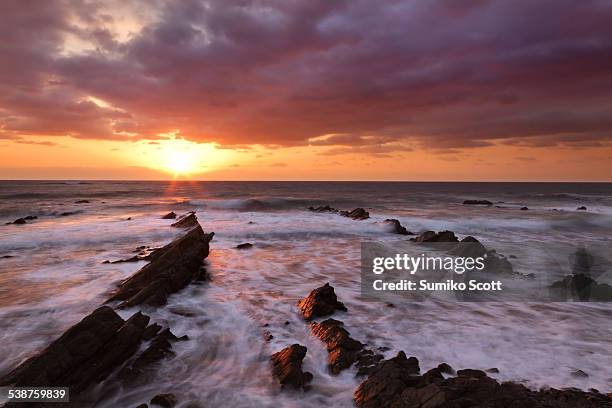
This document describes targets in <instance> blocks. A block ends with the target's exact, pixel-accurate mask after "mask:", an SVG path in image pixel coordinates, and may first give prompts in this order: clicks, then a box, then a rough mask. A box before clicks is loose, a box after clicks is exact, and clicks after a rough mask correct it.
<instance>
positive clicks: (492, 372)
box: [485, 367, 499, 374]
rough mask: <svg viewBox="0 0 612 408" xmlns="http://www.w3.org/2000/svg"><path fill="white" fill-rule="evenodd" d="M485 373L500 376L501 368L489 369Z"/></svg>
mask: <svg viewBox="0 0 612 408" xmlns="http://www.w3.org/2000/svg"><path fill="white" fill-rule="evenodd" d="M485 371H486V372H487V373H491V374H499V368H496V367H492V368H488V369H486V370H485Z"/></svg>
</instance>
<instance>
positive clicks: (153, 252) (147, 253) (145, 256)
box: [102, 245, 162, 264]
mask: <svg viewBox="0 0 612 408" xmlns="http://www.w3.org/2000/svg"><path fill="white" fill-rule="evenodd" d="M161 249H162V248H151V247H149V246H145V245H143V246H139V247H138V248H136V249H135V250H134V252H138V254H137V255H133V256H131V257H129V258H124V259H117V260H115V261H109V260H105V261H104V262H102V263H103V264H118V263H125V262H138V261H149V262H151V261H153V260H154V259H156V258H157V257H158V256H159V255H161V252H160V250H161Z"/></svg>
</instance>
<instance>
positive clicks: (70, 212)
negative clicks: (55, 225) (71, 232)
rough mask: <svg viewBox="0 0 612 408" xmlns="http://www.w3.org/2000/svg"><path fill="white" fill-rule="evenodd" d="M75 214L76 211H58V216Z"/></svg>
mask: <svg viewBox="0 0 612 408" xmlns="http://www.w3.org/2000/svg"><path fill="white" fill-rule="evenodd" d="M74 214H76V211H64V212H63V213H60V215H59V216H60V217H68V216H69V215H74Z"/></svg>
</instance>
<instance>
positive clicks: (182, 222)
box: [170, 211, 200, 228]
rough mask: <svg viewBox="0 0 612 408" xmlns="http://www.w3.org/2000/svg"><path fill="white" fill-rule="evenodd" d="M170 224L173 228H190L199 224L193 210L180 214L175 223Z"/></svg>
mask: <svg viewBox="0 0 612 408" xmlns="http://www.w3.org/2000/svg"><path fill="white" fill-rule="evenodd" d="M170 225H171V226H172V227H175V228H192V227H195V226H196V225H200V224H199V223H198V217H196V215H195V212H193V211H191V212H188V213H187V214H184V215H181V216H180V217H179V218H178V220H176V222H175V223H172V224H170Z"/></svg>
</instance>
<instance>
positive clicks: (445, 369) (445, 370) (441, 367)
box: [436, 363, 455, 375]
mask: <svg viewBox="0 0 612 408" xmlns="http://www.w3.org/2000/svg"><path fill="white" fill-rule="evenodd" d="M436 368H437V369H438V371H440V372H441V373H442V374H448V375H455V369H454V368H453V367H451V366H450V365H449V364H446V363H440V364H438V367H436Z"/></svg>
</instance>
